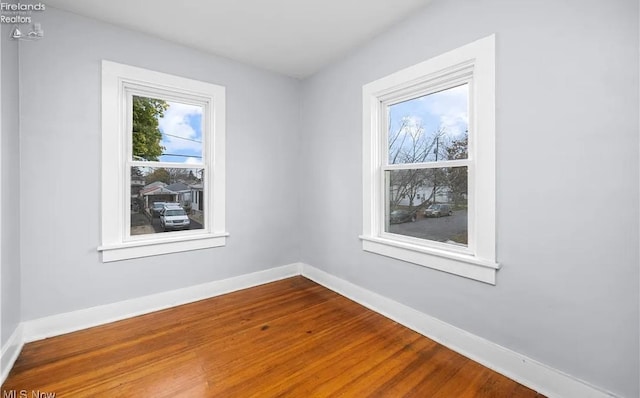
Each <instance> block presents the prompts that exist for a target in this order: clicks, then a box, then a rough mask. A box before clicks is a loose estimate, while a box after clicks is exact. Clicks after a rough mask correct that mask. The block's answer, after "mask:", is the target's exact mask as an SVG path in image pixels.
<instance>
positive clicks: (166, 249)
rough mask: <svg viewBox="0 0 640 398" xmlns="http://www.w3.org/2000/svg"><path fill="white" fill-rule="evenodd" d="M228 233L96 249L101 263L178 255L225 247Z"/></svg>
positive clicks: (136, 242) (145, 241)
mask: <svg viewBox="0 0 640 398" xmlns="http://www.w3.org/2000/svg"><path fill="white" fill-rule="evenodd" d="M228 236H229V234H228V233H219V234H203V235H191V236H178V237H174V238H164V239H153V240H144V241H135V242H125V243H116V244H106V245H103V246H100V247H98V251H99V252H102V262H104V263H108V262H112V261H121V260H128V259H133V258H140V257H149V256H157V255H160V254H169V253H179V252H185V251H191V250H200V249H208V248H213V247H220V246H225V245H226V243H227V237H228Z"/></svg>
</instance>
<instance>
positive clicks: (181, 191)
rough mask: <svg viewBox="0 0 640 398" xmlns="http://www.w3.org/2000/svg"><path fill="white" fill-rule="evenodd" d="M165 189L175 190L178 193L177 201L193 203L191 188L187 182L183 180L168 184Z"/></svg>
mask: <svg viewBox="0 0 640 398" xmlns="http://www.w3.org/2000/svg"><path fill="white" fill-rule="evenodd" d="M165 189H167V190H169V191H173V192H175V193H176V194H177V200H176V202H179V203H181V204H185V203H191V198H192V195H191V188H190V187H189V186H188V185H187V184H185V183H182V182H174V183H173V184H171V185H167V186H166V187H165Z"/></svg>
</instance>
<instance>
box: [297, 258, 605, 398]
mask: <svg viewBox="0 0 640 398" xmlns="http://www.w3.org/2000/svg"><path fill="white" fill-rule="evenodd" d="M302 275H303V276H304V277H306V278H308V279H311V280H312V281H314V282H316V283H318V284H320V285H322V286H324V287H326V288H328V289H331V290H333V291H334V292H336V293H339V294H341V295H343V296H345V297H347V298H349V299H351V300H353V301H355V302H357V303H358V304H361V305H363V306H365V307H367V308H369V309H371V310H373V311H375V312H377V313H379V314H381V315H384V316H385V317H387V318H389V319H392V320H394V321H396V322H398V323H400V324H401V325H404V326H406V327H408V328H409V329H412V330H414V331H416V332H418V333H420V334H422V335H424V336H426V337H428V338H430V339H432V340H435V341H437V342H438V343H440V344H442V345H444V346H446V347H448V348H450V349H452V350H454V351H456V352H458V353H460V354H462V355H464V356H465V357H467V358H470V359H472V360H474V361H476V362H478V363H481V364H482V365H484V366H486V367H488V368H489V369H492V370H495V371H496V372H498V373H500V374H503V375H505V376H507V377H509V378H511V379H513V380H515V381H517V382H519V383H521V384H523V385H525V386H527V387H529V388H532V389H533V390H535V391H537V392H539V393H541V394H544V395H546V396H547V397H549V398H573V397H580V398H605V397H609V398H610V397H615V395H614V394H612V393H608V392H605V391H603V390H601V389H599V388H597V387H594V386H592V385H590V384H588V383H587V382H584V381H582V380H579V379H577V378H575V377H573V376H570V375H567V374H565V373H563V372H561V371H559V370H557V369H554V368H551V367H550V366H547V365H545V364H543V363H541V362H538V361H536V360H534V359H531V358H529V357H527V356H525V355H522V354H519V353H517V352H515V351H512V350H510V349H508V348H505V347H502V346H500V345H498V344H496V343H493V342H491V341H489V340H486V339H484V338H482V337H479V336H476V335H474V334H471V333H469V332H467V331H465V330H462V329H460V328H457V327H455V326H453V325H450V324H448V323H445V322H443V321H441V320H439V319H436V318H434V317H432V316H430V315H427V314H424V313H422V312H420V311H417V310H415V309H413V308H411V307H408V306H406V305H404V304H400V303H398V302H396V301H393V300H391V299H389V298H386V297H384V296H381V295H379V294H377V293H374V292H372V291H370V290H367V289H364V288H362V287H360V286H357V285H354V284H352V283H351V282H347V281H345V280H343V279H340V278H338V277H336V276H333V275H331V274H328V273H326V272H324V271H322V270H319V269H317V268H315V267H312V266H310V265H307V264H302Z"/></svg>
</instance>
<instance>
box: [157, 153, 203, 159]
mask: <svg viewBox="0 0 640 398" xmlns="http://www.w3.org/2000/svg"><path fill="white" fill-rule="evenodd" d="M160 156H178V157H182V158H198V159H202V156H195V155H178V154H173V153H163V154H162V155H160Z"/></svg>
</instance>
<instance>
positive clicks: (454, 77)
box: [360, 35, 500, 284]
mask: <svg viewBox="0 0 640 398" xmlns="http://www.w3.org/2000/svg"><path fill="white" fill-rule="evenodd" d="M469 70H471V71H472V72H471V73H472V75H471V76H469V77H467V76H468V71H469ZM464 78H469V84H470V86H469V88H470V92H469V95H470V112H469V113H470V114H469V117H470V129H469V130H470V132H469V142H470V145H469V146H470V148H469V153H468V159H469V160H470V161H471V162H470V164H469V165H468V167H469V168H468V173H469V189H468V191H469V192H468V195H469V203H470V204H469V242H470V245H469V249H470V253H469V254H466V253H460V252H459V251H455V250H446V249H443V248H441V247H439V245H429V244H428V241H426V240H425V244H418V243H416V242H411V241H408V240H405V239H400V238H399V239H394V238H393V234H389V233H384V231H383V228H382V226H383V223H384V217H382V216H381V214H383V213H382V212H383V209H384V193H383V189H382V188H383V186H382V173H383V171H382V169H383V165H385V164H386V162H385V158H384V155H385V154H386V150H385V148H386V147H385V145H386V142H383V141H384V138H386V134H385V133H384V129H383V126H384V114H383V113H384V112H382V109H383V106H384V105H386V104H389V103H393V102H400V101H403V100H407V99H410V98H412V96H413V97H415V96H416V94H418V93H424V92H425V91H429V90H434V91H436V90H437V89H439V88H440V89H442V88H443V87H447V86H451V85H452V84H455V82H459V81H460V80H461V79H464ZM362 98H363V112H362V114H363V120H362V126H363V232H362V235H361V236H360V239H361V240H362V248H363V250H365V251H368V252H373V253H377V254H381V255H384V256H387V257H392V258H396V259H399V260H402V261H407V262H411V263H414V264H418V265H421V266H425V267H429V268H433V269H438V270H441V271H445V272H448V273H452V274H455V275H460V276H463V277H467V278H470V279H474V280H479V281H482V282H485V283H489V284H495V278H496V271H497V270H498V269H499V268H500V264H499V263H498V262H497V261H496V206H495V200H496V194H495V190H496V188H495V178H496V177H495V175H496V169H495V35H490V36H488V37H485V38H482V39H480V40H477V41H475V42H472V43H470V44H467V45H464V46H462V47H459V48H457V49H454V50H452V51H449V52H446V53H444V54H441V55H439V56H436V57H433V58H431V59H429V60H426V61H424V62H421V63H419V64H416V65H413V66H410V67H408V68H405V69H402V70H400V71H398V72H395V73H392V74H390V75H388V76H385V77H383V78H381V79H378V80H375V81H373V82H370V83H368V84H365V85H364V86H363V88H362ZM477 137H481V139H477ZM480 189H481V194H479V191H480Z"/></svg>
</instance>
